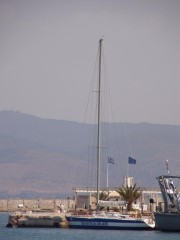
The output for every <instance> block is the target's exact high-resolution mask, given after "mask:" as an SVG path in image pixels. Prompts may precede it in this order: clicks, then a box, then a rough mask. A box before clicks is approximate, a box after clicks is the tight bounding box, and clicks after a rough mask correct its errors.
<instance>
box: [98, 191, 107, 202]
mask: <svg viewBox="0 0 180 240" xmlns="http://www.w3.org/2000/svg"><path fill="white" fill-rule="evenodd" d="M95 198H96V199H97V194H96V195H95ZM108 198H109V192H108V193H107V192H104V191H103V192H100V193H99V200H103V201H106V200H108Z"/></svg>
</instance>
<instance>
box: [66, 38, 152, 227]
mask: <svg viewBox="0 0 180 240" xmlns="http://www.w3.org/2000/svg"><path fill="white" fill-rule="evenodd" d="M102 43H103V39H100V40H99V68H98V69H99V73H98V91H97V92H98V122H97V209H98V207H99V206H100V202H101V201H100V199H99V193H100V156H101V141H100V124H101V104H100V103H101V101H100V99H101V58H102V57H101V55H102ZM66 219H67V221H68V223H69V227H70V228H79V229H111V230H115V229H119V230H121V229H122V230H123V229H124V230H149V229H152V228H154V227H155V223H154V222H153V221H152V219H141V218H132V217H130V216H129V215H123V214H121V213H110V212H109V213H105V212H98V211H96V213H94V214H92V215H70V216H66Z"/></svg>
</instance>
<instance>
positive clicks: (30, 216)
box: [6, 211, 68, 228]
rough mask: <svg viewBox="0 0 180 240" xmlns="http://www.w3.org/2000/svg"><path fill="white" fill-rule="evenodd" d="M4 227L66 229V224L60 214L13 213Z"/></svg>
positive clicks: (63, 216) (63, 214) (62, 214)
mask: <svg viewBox="0 0 180 240" xmlns="http://www.w3.org/2000/svg"><path fill="white" fill-rule="evenodd" d="M6 227H26V228H27V227H29V228H31V227H33V228H35V227H37V228H41V227H42V228H68V222H67V221H66V218H65V213H60V212H32V211H27V212H14V213H13V214H10V215H9V219H8V224H7V226H6Z"/></svg>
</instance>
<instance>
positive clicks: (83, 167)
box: [0, 111, 180, 198]
mask: <svg viewBox="0 0 180 240" xmlns="http://www.w3.org/2000/svg"><path fill="white" fill-rule="evenodd" d="M94 127H95V126H94V125H91V124H83V123H77V122H71V121H62V120H51V119H42V118H38V117H35V116H31V115H27V114H23V113H20V112H14V111H1V112H0V198H2V197H3V198H4V197H59V196H62V195H63V196H65V195H68V194H71V193H72V187H86V186H95V174H90V172H91V170H92V169H94V171H93V172H95V168H96V160H95V159H94V161H93V162H91V161H90V159H89V157H88V156H89V154H88V152H90V151H91V152H92V151H95V149H94V146H93V144H92V143H90V141H89V139H90V137H89V133H90V134H91V135H93V134H92V133H93V129H94ZM104 129H108V134H107V136H108V141H107V142H108V150H106V151H108V153H109V155H110V156H112V157H113V158H114V160H115V164H114V165H110V166H109V186H112V187H119V186H120V185H121V184H122V181H123V177H124V176H126V175H127V172H128V173H129V175H131V176H133V177H134V178H135V182H137V184H138V185H139V186H142V187H143V186H152V187H153V186H157V183H156V179H155V178H156V177H157V176H158V175H160V174H164V173H166V168H165V160H166V159H169V167H170V171H171V173H172V174H179V170H180V161H179V156H180V126H172V125H160V124H149V123H139V124H131V123H109V124H103V127H102V131H104ZM103 141H104V140H102V142H103ZM107 142H103V145H104V146H107ZM105 149H107V148H105ZM129 155H131V156H132V157H134V158H136V160H137V164H136V165H129V166H128V162H127V159H128V156H129ZM102 161H103V162H102V174H101V183H102V185H103V186H106V177H107V176H106V163H107V159H103V160H102ZM91 179H92V181H91Z"/></svg>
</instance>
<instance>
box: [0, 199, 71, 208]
mask: <svg viewBox="0 0 180 240" xmlns="http://www.w3.org/2000/svg"><path fill="white" fill-rule="evenodd" d="M60 204H62V205H63V206H64V208H65V209H66V210H73V209H74V208H75V202H74V200H72V199H0V211H17V210H20V209H22V210H27V211H33V210H34V211H42V210H46V211H48V210H49V211H51V210H52V211H53V210H55V209H59V208H60Z"/></svg>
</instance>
